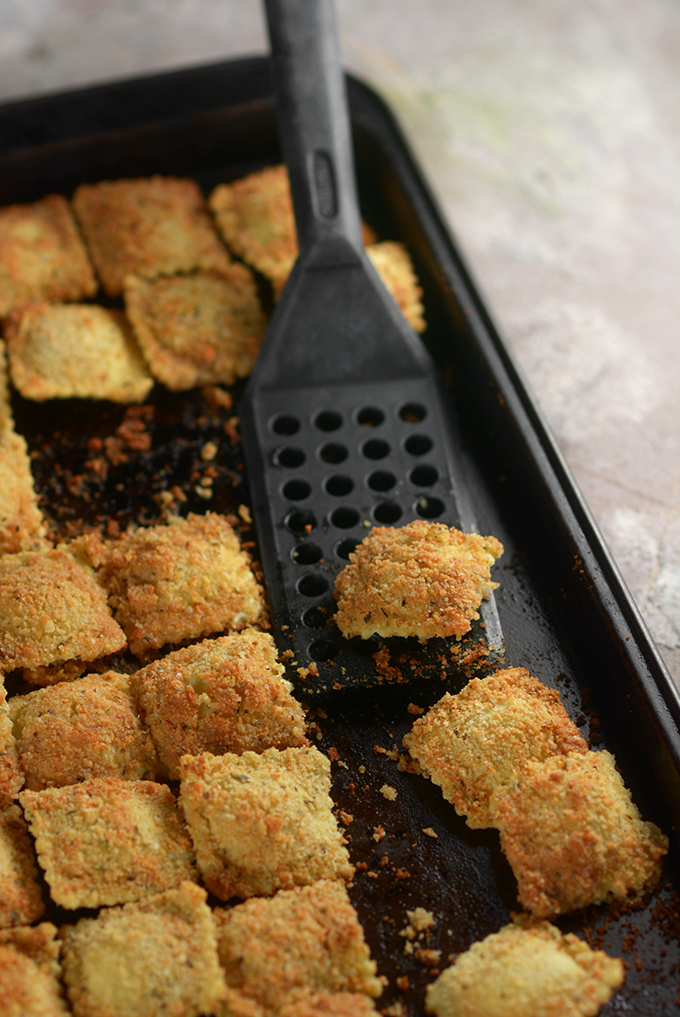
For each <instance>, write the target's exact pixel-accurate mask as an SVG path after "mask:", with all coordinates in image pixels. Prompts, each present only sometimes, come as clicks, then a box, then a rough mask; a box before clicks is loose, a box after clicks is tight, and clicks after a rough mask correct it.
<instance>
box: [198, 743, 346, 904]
mask: <svg viewBox="0 0 680 1017" xmlns="http://www.w3.org/2000/svg"><path fill="white" fill-rule="evenodd" d="M180 771H181V784H180V800H181V802H182V805H183V806H184V812H185V815H186V820H187V823H188V825H189V829H190V831H191V836H192V838H193V841H194V846H195V848H196V861H197V862H198V867H199V869H200V870H201V875H202V876H203V881H204V883H205V885H206V886H207V887H208V889H209V890H211V891H212V892H213V893H214V894H215V896H217V897H220V898H221V899H222V900H229V898H230V897H254V896H267V895H268V894H272V893H274V892H275V891H276V890H278V889H289V888H290V887H293V886H299V885H305V884H307V883H313V882H314V881H315V880H317V879H324V878H334V879H350V878H351V877H352V874H353V871H354V870H353V867H352V865H351V864H350V861H349V855H348V852H347V848H346V847H345V846H344V838H343V836H342V834H341V833H340V830H339V829H338V826H337V823H336V821H335V817H334V815H333V812H332V811H331V810H332V805H333V803H332V801H331V798H330V794H329V792H330V762H329V761H328V759H327V758H326V756H324V755H323V754H322V753H321V752H319V751H318V749H315V748H299V749H295V748H293V749H283V750H279V749H267V750H266V751H265V752H263V753H261V754H259V755H258V754H257V753H255V752H244V753H243V755H242V756H236V755H234V754H232V753H226V754H225V755H223V756H213V755H211V754H210V753H208V752H204V753H202V754H201V755H200V756H183V757H182V761H181V764H180Z"/></svg>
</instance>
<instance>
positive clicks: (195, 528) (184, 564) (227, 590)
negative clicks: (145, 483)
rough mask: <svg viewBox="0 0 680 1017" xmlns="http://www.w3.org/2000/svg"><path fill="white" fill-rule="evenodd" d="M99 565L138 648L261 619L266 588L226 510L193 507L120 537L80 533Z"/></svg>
mask: <svg viewBox="0 0 680 1017" xmlns="http://www.w3.org/2000/svg"><path fill="white" fill-rule="evenodd" d="M74 549H75V550H76V553H79V554H80V553H83V554H85V555H89V556H90V560H92V557H91V556H92V554H93V553H94V554H95V555H97V554H98V555H100V557H99V558H98V560H97V561H95V565H96V567H97V574H98V577H99V579H100V581H101V582H102V583H103V585H104V586H105V587H106V589H107V590H108V592H109V603H110V604H111V606H112V608H113V610H114V613H115V617H116V620H117V621H118V622H119V623H120V625H122V627H123V629H124V630H125V633H126V635H127V637H128V640H129V644H130V650H131V651H132V652H133V653H134V654H136V655H137V656H142V655H143V654H144V653H145V651H147V650H150V649H158V648H159V647H161V646H165V645H166V644H167V643H170V644H172V643H175V644H176V643H182V642H184V641H185V640H189V639H197V638H199V637H201V636H209V635H212V634H213V633H216V632H223V631H225V630H227V631H231V630H237V629H242V628H245V627H246V626H248V625H254V624H256V623H257V622H258V621H259V620H260V616H261V614H262V610H263V602H264V601H263V594H262V590H261V588H260V586H259V584H258V582H257V580H256V579H255V576H254V575H253V572H252V571H251V568H250V561H249V558H248V556H247V555H246V553H245V552H244V551H242V550H241V547H240V544H239V541H238V537H237V536H236V534H235V532H234V530H233V529H232V528H231V526H230V525H229V523H228V522H227V520H226V519H225V518H224V517H223V516H219V515H217V514H216V513H214V512H210V513H208V514H207V515H205V516H197V515H193V514H189V516H188V517H187V518H186V519H172V520H171V521H170V522H169V523H168V524H167V525H160V526H149V527H140V528H139V529H137V530H134V531H133V532H131V533H130V534H128V535H126V536H125V537H123V538H122V539H121V540H118V541H111V542H109V543H106V544H104V543H102V544H101V545H99V547H95V545H94V544H93V543H92V542H91V541H85V542H79V541H74Z"/></svg>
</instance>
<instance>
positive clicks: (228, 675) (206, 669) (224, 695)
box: [135, 629, 308, 780]
mask: <svg viewBox="0 0 680 1017" xmlns="http://www.w3.org/2000/svg"><path fill="white" fill-rule="evenodd" d="M283 674H284V669H283V666H282V665H281V664H280V663H279V662H278V658H277V653H276V645H275V643H274V640H273V639H272V637H271V636H270V635H269V634H268V633H266V632H259V631H258V630H257V629H246V630H244V631H243V632H234V633H231V635H228V636H221V637H219V638H217V639H206V640H204V641H203V642H201V643H198V644H196V645H194V646H187V647H184V648H183V649H180V650H175V651H174V652H173V653H168V654H167V655H166V656H164V657H162V658H161V659H160V660H158V661H155V662H154V663H152V664H148V665H147V666H146V667H144V668H142V669H141V670H140V671H138V672H137V673H136V675H135V686H136V688H137V690H138V695H139V701H140V705H141V707H142V709H143V711H144V719H145V722H146V723H147V724H148V725H149V728H150V730H151V734H152V735H153V738H154V741H155V743H156V746H157V748H158V752H159V755H160V757H161V760H162V761H163V764H164V765H165V767H166V770H167V774H168V776H169V777H170V779H171V780H178V779H179V775H180V769H179V761H180V758H181V756H183V755H186V754H188V755H192V756H196V755H199V754H200V753H201V752H211V753H212V754H213V755H221V754H222V753H224V752H233V753H236V754H240V753H242V752H246V751H249V750H251V751H254V752H262V751H263V750H264V749H268V748H272V747H273V748H277V749H285V748H289V747H291V746H300V745H307V744H308V741H307V738H306V735H305V714H304V710H303V709H302V707H301V705H300V704H299V703H298V701H297V700H296V699H295V698H294V697H293V696H292V695H291V689H292V686H291V683H290V682H288V681H286V679H285V678H284V677H283Z"/></svg>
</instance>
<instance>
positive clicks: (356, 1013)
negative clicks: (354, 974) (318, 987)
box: [276, 989, 380, 1017]
mask: <svg viewBox="0 0 680 1017" xmlns="http://www.w3.org/2000/svg"><path fill="white" fill-rule="evenodd" d="M379 1014H380V1011H379V1010H376V1008H375V1006H374V1004H373V1001H372V1000H371V999H369V997H368V996H360V995H359V993H358V992H308V991H306V990H305V989H298V990H297V991H295V992H291V993H290V995H289V996H287V997H286V1001H285V1003H284V1004H283V1006H281V1007H279V1009H277V1010H276V1015H277V1017H378V1015H379Z"/></svg>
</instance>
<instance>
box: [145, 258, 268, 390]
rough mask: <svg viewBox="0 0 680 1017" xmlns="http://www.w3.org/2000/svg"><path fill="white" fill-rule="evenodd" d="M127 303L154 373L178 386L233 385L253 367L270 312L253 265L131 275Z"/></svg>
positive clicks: (170, 384) (165, 381)
mask: <svg viewBox="0 0 680 1017" xmlns="http://www.w3.org/2000/svg"><path fill="white" fill-rule="evenodd" d="M125 309H126V311H127V314H128V317H129V318H130V321H131V323H132V326H133V328H134V331H135V335H136V336H137V340H138V342H139V344H140V346H141V348H142V351H143V353H144V356H145V357H146V360H147V362H148V364H149V367H150V369H151V372H152V373H153V375H154V377H155V378H157V379H158V380H159V381H161V382H162V383H163V384H164V385H165V387H166V388H169V389H172V390H173V391H182V390H184V389H189V388H194V387H195V386H197V385H207V384H210V385H231V384H233V382H235V381H236V379H237V378H244V377H245V376H246V375H247V374H249V373H250V371H251V370H252V367H253V364H254V363H255V358H256V357H257V354H258V351H259V349H260V344H261V342H262V337H263V336H264V332H265V327H266V317H265V314H264V312H263V310H262V307H261V305H260V300H259V297H258V293H257V287H256V285H255V279H254V277H253V274H252V272H251V271H250V269H248V268H246V266H245V265H241V264H239V263H237V262H235V263H234V264H233V265H228V266H226V267H225V268H224V269H223V270H221V271H220V272H217V271H214V272H207V271H203V272H195V273H194V274H193V275H174V276H171V277H170V278H162V279H154V280H145V279H140V278H137V277H134V276H132V277H129V278H128V279H127V280H126V283H125Z"/></svg>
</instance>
